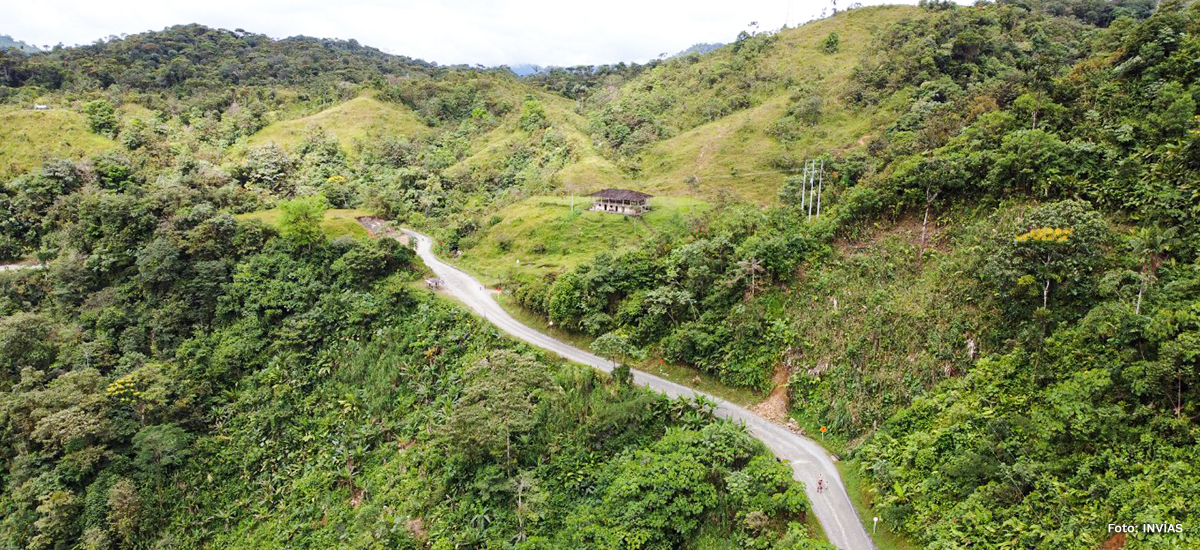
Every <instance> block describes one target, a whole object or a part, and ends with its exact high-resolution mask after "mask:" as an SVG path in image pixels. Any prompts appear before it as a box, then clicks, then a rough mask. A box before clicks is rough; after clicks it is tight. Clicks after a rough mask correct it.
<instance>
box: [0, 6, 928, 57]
mask: <svg viewBox="0 0 1200 550" xmlns="http://www.w3.org/2000/svg"><path fill="white" fill-rule="evenodd" d="M901 2H903V0H867V1H864V2H863V4H879V3H901ZM5 3H6V4H8V5H7V6H5V7H3V8H0V34H9V35H12V36H13V38H16V39H17V40H23V41H25V42H27V43H30V44H33V45H36V46H39V47H41V46H43V45H53V44H58V43H60V42H61V43H63V44H65V45H68V46H70V45H75V44H90V43H92V42H94V41H95V40H96V39H98V38H104V37H108V36H112V35H118V36H119V35H121V34H136V33H139V32H145V31H149V30H161V29H163V28H165V27H169V26H172V25H178V24H185V23H201V24H204V25H208V26H212V27H219V28H225V29H231V30H232V29H237V28H241V29H245V30H247V31H250V32H255V33H261V34H266V35H268V36H270V37H272V38H284V37H288V36H295V35H300V34H303V35H307V36H315V37H321V38H343V39H350V38H354V39H356V40H358V41H359V42H360V43H362V44H364V45H367V46H373V47H376V48H379V49H381V50H384V51H387V52H390V53H393V54H398V55H407V56H409V57H415V58H420V59H424V60H426V61H436V62H438V63H441V64H458V63H467V64H476V63H479V64H483V65H487V66H494V65H516V64H520V63H532V64H537V65H559V66H568V65H579V64H589V65H590V64H601V63H615V62H617V61H636V62H645V61H648V60H650V59H653V58H655V57H658V55H659V54H661V53H668V54H674V53H676V52H678V51H680V50H683V49H685V48H687V47H689V46H691V45H692V44H695V43H698V42H732V41H733V39H734V38H735V37H736V36H737V34H738V32H740V31H742V30H745V29H746V28H747V25H748V24H749V23H750V22H752V21H757V22H758V24H759V30H771V29H777V28H779V27H780V26H782V25H783V24H784V23H787V24H789V25H790V26H796V25H797V24H799V23H803V22H805V21H808V20H810V19H812V18H814V17H817V16H818V15H820V13H821V11H822V10H823V9H828V8H829V7H830V3H829V2H828V0H826V1H819V0H790V1H789V0H720V1H712V0H690V1H677V0H669V1H655V0H603V1H599V2H572V1H571V0H558V1H547V0H499V1H487V0H424V1H412V0H394V1H386V0H345V1H340V2H339V1H331V0H186V1H172V0H166V1H164V0H157V1H151V0H116V1H112V0H110V1H98V0H39V1H37V2H19V1H15V0H13V1H6V2H5ZM907 3H915V1H909V2H907ZM848 4H850V2H849V1H847V0H841V2H839V6H841V7H844V6H846V5H848Z"/></svg>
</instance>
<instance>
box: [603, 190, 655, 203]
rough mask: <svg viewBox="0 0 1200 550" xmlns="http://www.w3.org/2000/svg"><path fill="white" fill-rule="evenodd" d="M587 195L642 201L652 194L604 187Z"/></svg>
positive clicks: (615, 199)
mask: <svg viewBox="0 0 1200 550" xmlns="http://www.w3.org/2000/svg"><path fill="white" fill-rule="evenodd" d="M588 196H589V197H599V198H602V199H608V200H614V201H644V200H646V199H648V198H650V197H653V196H654V195H647V194H645V193H639V192H637V191H632V190H629V189H605V190H603V191H596V192H595V193H592V194H591V195H588Z"/></svg>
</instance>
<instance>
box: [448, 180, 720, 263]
mask: <svg viewBox="0 0 1200 550" xmlns="http://www.w3.org/2000/svg"><path fill="white" fill-rule="evenodd" d="M572 201H573V203H574V210H572ZM650 205H651V207H652V208H653V210H652V211H650V212H649V213H647V214H646V215H645V216H642V217H641V218H640V219H639V218H633V217H627V216H619V215H614V214H604V213H600V212H588V211H586V210H587V208H588V207H589V206H591V199H590V198H588V197H575V198H574V199H572V198H571V197H547V196H538V197H530V198H528V199H525V200H523V201H520V202H518V203H516V204H512V205H510V206H508V207H506V208H504V209H502V210H500V211H499V212H497V213H496V214H495V215H494V216H492V218H491V219H490V220H488V221H487V225H488V226H487V227H485V228H482V229H480V231H479V232H477V233H475V234H473V235H471V236H470V237H468V238H465V239H463V240H462V241H460V242H459V243H458V244H459V247H460V250H462V255H461V256H460V257H459V262H461V263H462V264H463V265H464V266H465V267H467V268H468V269H470V270H472V271H474V272H475V273H478V274H481V275H483V276H485V277H488V278H491V279H496V280H502V279H513V278H515V277H521V278H537V277H541V276H542V275H545V274H547V273H551V272H562V271H565V270H569V269H574V268H575V266H576V265H578V264H580V263H581V262H585V261H588V260H590V259H591V258H593V257H594V256H595V255H596V254H599V253H601V252H617V251H620V250H626V249H630V248H634V247H636V246H637V245H638V244H640V243H643V242H645V241H646V240H647V239H649V238H651V237H653V235H654V234H655V233H657V232H658V231H660V230H663V229H666V228H668V227H682V226H683V224H684V223H685V221H686V219H687V217H688V215H690V214H692V213H699V212H701V211H704V210H707V209H708V208H709V205H708V204H707V203H704V202H702V201H699V200H695V199H689V198H680V197H654V198H652V199H650ZM518 260H519V261H520V263H519V264H518V263H517V262H518Z"/></svg>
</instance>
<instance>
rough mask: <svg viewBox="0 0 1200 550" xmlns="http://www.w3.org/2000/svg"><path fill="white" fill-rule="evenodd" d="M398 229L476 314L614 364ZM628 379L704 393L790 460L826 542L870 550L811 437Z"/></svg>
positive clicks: (588, 361) (594, 362)
mask: <svg viewBox="0 0 1200 550" xmlns="http://www.w3.org/2000/svg"><path fill="white" fill-rule="evenodd" d="M403 231H404V233H406V234H408V235H409V236H410V237H412V238H413V239H414V240H415V241H416V249H417V255H418V256H420V257H421V260H423V261H424V262H425V265H427V266H429V268H430V269H432V270H433V272H434V274H436V275H437V276H438V277H440V278H441V279H442V281H443V282H444V288H445V289H446V290H447V291H448V292H450V294H453V295H454V296H455V297H457V298H458V299H459V300H462V302H463V303H465V304H466V305H467V307H469V308H471V309H472V310H473V311H475V313H478V314H479V315H482V316H483V317H484V319H486V320H488V321H489V322H491V323H492V324H494V325H496V326H497V327H499V328H500V329H501V330H503V331H504V332H507V333H509V334H511V335H512V336H515V337H516V338H518V339H520V340H524V341H525V342H528V343H530V344H532V345H535V346H537V347H540V348H543V349H547V350H550V351H552V352H554V353H557V354H558V355H561V356H562V357H564V358H566V359H569V360H571V361H575V362H577V363H582V364H584V365H587V366H589V367H594V368H597V369H600V370H602V371H604V372H611V371H612V369H613V367H615V366H616V364H615V363H613V362H612V361H609V360H607V359H604V358H602V357H599V356H597V355H595V354H592V353H589V352H587V351H584V350H582V349H579V348H577V347H574V346H571V345H568V344H566V343H563V342H560V341H558V340H555V339H554V338H551V337H549V336H547V335H545V334H543V333H541V332H538V331H537V330H534V329H532V328H530V327H528V326H526V325H525V324H523V323H521V322H520V321H518V320H516V319H515V318H513V316H512V315H509V314H508V312H507V311H505V310H504V308H502V307H500V304H498V303H496V300H495V299H493V298H492V295H491V291H490V290H488V289H485V288H484V286H483V284H482V283H480V282H479V281H478V280H476V279H475V278H474V277H471V276H470V275H468V274H466V273H464V272H462V271H460V270H459V269H457V268H454V267H452V266H450V265H448V264H446V263H444V262H442V261H441V260H439V259H438V258H437V256H434V255H433V246H432V244H433V243H432V241H430V239H429V237H426V236H425V235H422V234H420V233H417V232H415V231H410V230H408V229H404V230H403ZM633 380H634V381H635V382H637V383H638V384H640V385H643V386H646V387H648V388H650V389H652V390H655V391H658V392H661V393H664V394H666V395H667V396H669V397H672V398H674V397H680V396H684V397H695V396H704V397H706V398H708V399H711V400H713V401H715V402H716V404H717V409H716V412H717V414H718V415H720V416H722V417H724V418H728V419H731V420H734V421H739V422H743V423H744V424H745V425H746V428H747V429H748V430H749V432H750V434H751V435H753V436H754V437H756V438H758V439H759V440H761V441H762V442H763V443H765V444H766V445H767V447H769V448H770V449H771V451H772V452H774V453H775V455H776V456H778V457H779V458H782V459H784V460H786V461H788V462H789V463H791V465H792V477H794V478H795V479H797V480H799V481H802V482H804V484H805V486H806V487H807V490H808V498H809V500H810V501H812V509H813V512H814V513H815V514H816V516H817V520H818V521H820V522H821V527H822V528H824V529H825V535H826V537H828V538H829V542H831V543H833V545H834V546H837V547H838V548H842V549H844V550H874V548H875V545H874V543H872V542H871V538H870V537H869V536H868V535H867V531H866V529H865V528H864V527H863V524H862V523H861V522H860V521H859V518H858V514H857V512H856V511H855V509H854V505H853V504H851V503H850V497H849V495H847V494H846V488H845V486H844V485H843V484H842V478H841V476H840V475H839V474H838V470H837V467H835V466H834V465H833V461H832V460H831V459H830V458H829V456H828V455H827V454H825V451H824V449H822V448H821V447H820V446H819V445H817V443H816V442H814V441H813V440H811V439H808V438H807V437H804V436H802V435H799V434H796V433H794V432H792V431H791V430H788V429H787V428H784V427H783V426H780V425H778V424H775V423H774V422H771V421H769V420H767V419H765V418H762V417H760V416H758V415H756V414H754V413H752V412H750V411H749V410H747V409H745V408H744V407H740V406H738V405H735V404H733V403H730V402H728V401H725V400H724V399H720V398H717V397H714V396H712V395H708V394H706V393H703V392H699V391H696V390H693V389H692V388H689V387H687V386H683V385H680V384H676V383H674V382H671V381H669V380H664V379H662V378H659V377H657V376H654V375H651V374H647V373H644V372H641V371H637V370H635V371H633ZM820 476H823V477H824V478H825V491H824V492H822V493H817V492H816V487H817V478H818V477H820Z"/></svg>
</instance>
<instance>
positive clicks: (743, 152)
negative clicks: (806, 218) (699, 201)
mask: <svg viewBox="0 0 1200 550" xmlns="http://www.w3.org/2000/svg"><path fill="white" fill-rule="evenodd" d="M919 14H920V12H919V11H918V10H917V9H916V8H913V7H908V6H878V7H870V8H860V9H854V10H850V11H846V12H842V13H839V14H837V15H835V16H833V17H828V18H825V19H820V20H817V21H813V22H811V23H808V24H806V25H803V26H801V27H799V28H795V29H789V30H784V31H782V32H780V33H779V36H778V40H777V41H776V42H775V43H774V44H773V45H772V46H771V47H770V49H769V50H768V51H767V52H765V53H764V54H763V56H762V57H761V58H759V59H757V60H756V61H755V63H754V65H753V70H754V71H756V72H757V73H761V74H763V75H768V76H769V77H770V78H771V79H774V80H775V81H780V82H783V83H785V84H784V85H783V86H781V87H779V88H777V89H774V90H772V91H768V92H762V93H761V94H759V95H757V96H756V97H753V99H754V100H755V101H757V103H756V104H754V105H753V106H752V107H750V108H748V109H744V110H741V111H736V112H734V113H732V114H730V115H728V116H725V117H723V118H720V119H717V120H714V121H712V122H708V123H704V124H700V125H698V126H695V127H692V128H689V129H684V130H682V131H681V132H680V133H678V134H676V135H674V136H673V137H671V138H668V139H665V140H663V141H660V142H658V143H656V144H654V145H651V146H650V147H649V148H647V150H646V151H645V152H644V153H643V155H642V163H641V167H642V173H641V178H640V181H638V182H637V184H636V185H635V186H634V188H635V189H644V190H647V191H649V192H652V193H669V194H687V195H694V196H701V197H714V196H716V195H717V194H718V193H719V192H720V191H722V190H725V191H728V192H730V193H732V194H733V195H734V196H735V197H736V198H739V199H741V200H745V201H749V202H756V203H770V202H773V201H774V200H775V198H776V194H777V193H778V189H779V186H780V185H782V183H783V180H784V178H785V177H787V174H785V173H784V172H783V171H781V170H780V167H781V165H786V164H787V160H786V159H788V158H790V159H795V161H797V162H803V159H805V158H810V157H815V156H817V155H820V154H822V153H826V152H836V151H844V150H848V149H852V148H854V147H859V146H861V145H862V144H861V143H860V140H862V142H863V143H865V141H866V140H865V139H864V138H867V136H868V134H878V133H879V130H880V129H881V128H882V127H884V126H885V125H886V124H887V123H889V122H890V121H891V120H894V119H895V117H896V116H898V113H897V112H896V108H897V107H896V102H892V103H885V104H883V105H881V106H878V107H872V108H868V109H859V108H855V107H852V106H849V105H846V104H845V102H844V101H843V100H842V98H841V97H840V96H841V94H842V91H843V90H844V89H845V88H846V85H847V83H848V82H849V79H850V76H851V73H852V72H853V69H854V67H855V66H856V65H857V64H858V59H859V57H860V56H861V55H862V53H863V50H864V49H865V48H866V47H867V46H868V45H869V44H870V40H871V37H872V35H873V34H874V33H876V32H878V31H880V30H882V29H884V28H885V27H887V26H888V25H890V24H892V23H895V22H896V21H898V20H900V19H903V18H905V17H913V16H918V15H919ZM833 32H836V33H837V34H838V37H839V43H840V47H839V49H838V51H836V52H834V53H825V52H824V51H822V43H823V41H824V40H825V38H826V37H828V36H829V34H830V33H833ZM733 55H734V54H733V52H732V46H725V47H723V48H721V49H719V50H717V51H715V52H713V53H711V54H709V55H707V56H704V57H703V58H701V61H699V62H697V63H696V64H695V65H693V66H692V67H689V68H687V69H686V70H687V71H689V72H690V73H691V74H692V76H691V79H693V80H694V79H701V78H704V77H705V75H707V74H712V73H720V72H721V71H722V70H723V67H724V66H726V65H728V64H729V63H730V60H731V59H732V57H733ZM680 63H683V61H680ZM671 69H672V65H666V66H664V67H662V68H659V69H656V70H655V71H651V72H650V73H649V74H648V75H645V76H643V77H641V78H638V79H634V80H633V81H632V82H630V83H629V84H628V85H626V87H625V92H624V93H636V92H631V90H633V91H636V90H639V89H644V88H647V87H648V86H649V84H650V83H651V82H654V83H656V84H657V83H658V82H661V81H662V79H661V78H660V77H657V76H656V73H658V72H660V71H664V70H671ZM674 70H679V68H678V67H675V68H674ZM656 79H657V80H656ZM692 84H694V83H693V82H691V81H688V82H685V83H683V84H681V85H683V86H691V85H692ZM802 89H811V90H814V91H816V93H818V94H819V95H820V97H821V117H820V119H819V121H818V122H817V124H815V125H814V126H812V127H810V128H806V129H804V130H803V131H802V132H801V133H800V135H799V136H798V137H797V138H796V139H794V140H791V141H789V142H786V143H782V142H780V141H779V140H778V139H776V138H775V137H773V136H772V135H771V134H770V131H769V130H770V127H771V125H772V124H773V123H774V122H776V121H778V120H779V119H780V118H781V117H782V116H784V114H785V113H786V110H787V107H788V104H789V102H791V100H792V99H791V96H792V95H793V94H794V93H796V92H797V91H798V90H802ZM676 95H677V96H678V98H679V100H678V102H677V103H676V104H675V105H673V106H672V107H671V109H670V111H668V112H669V113H672V114H671V116H672V117H675V116H678V117H679V118H680V119H683V120H685V122H684V124H683V125H684V127H686V126H687V124H686V119H687V118H688V117H687V116H686V113H689V112H693V113H694V112H697V111H700V110H701V109H700V107H699V105H702V104H703V103H704V102H709V101H713V100H715V99H717V98H715V97H711V94H708V93H704V92H701V93H699V94H676ZM675 113H677V115H676V114H675ZM867 139H869V138H867ZM735 170H736V172H735ZM735 174H736V175H735ZM689 176H696V177H697V178H698V179H699V184H698V185H695V186H693V185H689V184H688V183H686V179H687V178H688V177H689Z"/></svg>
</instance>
